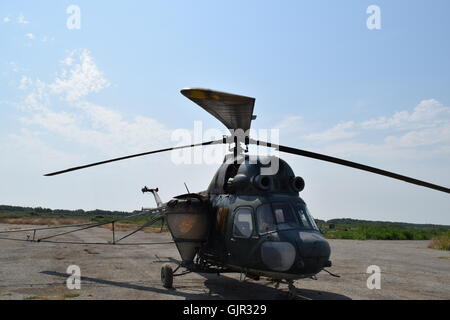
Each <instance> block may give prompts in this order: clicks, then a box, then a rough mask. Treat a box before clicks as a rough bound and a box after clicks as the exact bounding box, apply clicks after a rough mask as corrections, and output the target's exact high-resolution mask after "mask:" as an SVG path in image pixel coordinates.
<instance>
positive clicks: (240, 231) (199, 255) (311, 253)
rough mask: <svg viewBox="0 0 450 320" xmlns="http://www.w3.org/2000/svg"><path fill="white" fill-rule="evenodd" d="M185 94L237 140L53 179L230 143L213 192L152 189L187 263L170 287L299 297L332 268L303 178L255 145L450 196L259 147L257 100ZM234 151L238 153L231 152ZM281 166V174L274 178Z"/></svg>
mask: <svg viewBox="0 0 450 320" xmlns="http://www.w3.org/2000/svg"><path fill="white" fill-rule="evenodd" d="M181 93H182V94H183V95H184V96H186V97H187V98H189V99H190V100H192V101H193V102H195V103H196V104H198V105H199V106H200V107H202V108H203V109H204V110H206V111H207V112H208V113H210V114H211V115H213V116H214V117H215V118H217V119H218V120H219V121H220V122H222V123H223V124H224V125H225V126H226V127H227V128H228V129H229V130H230V133H231V135H230V136H225V137H223V138H222V139H219V140H213V141H207V142H202V143H198V144H191V145H185V146H177V147H172V148H166V149H160V150H153V151H148V152H144V153H139V154H133V155H128V156H124V157H120V158H114V159H110V160H105V161H101V162H96V163H91V164H87V165H82V166H78V167H73V168H69V169H65V170H62V171H57V172H52V173H48V174H46V175H45V176H55V175H59V174H63V173H67V172H71V171H75V170H80V169H84V168H88V167H92V166H97V165H102V164H106V163H110V162H115V161H120V160H125V159H130V158H134V157H140V156H144V155H150V154H156V153H160V152H166V151H171V150H177V149H183V148H193V147H197V146H210V145H217V144H229V145H230V146H232V151H233V152H232V153H230V154H227V155H226V156H225V158H224V160H223V163H222V165H221V166H220V167H219V169H218V170H217V172H216V174H215V175H214V177H213V179H212V181H211V183H210V184H209V186H208V188H207V189H206V190H205V191H201V192H197V193H191V192H189V190H188V193H186V194H182V195H178V196H175V197H174V198H173V199H172V200H170V201H168V202H166V203H163V202H162V201H161V199H160V198H159V196H158V189H157V188H156V189H149V188H147V187H144V188H143V189H142V192H150V193H152V194H153V195H154V197H155V201H156V203H157V208H153V209H148V210H149V212H152V213H153V216H152V217H153V218H152V219H151V220H150V221H149V222H148V223H146V224H145V225H144V226H146V225H150V224H153V223H155V222H156V221H159V220H164V221H165V222H166V223H167V226H168V229H169V231H170V233H171V235H172V238H173V241H174V242H175V244H176V246H177V248H178V251H179V254H180V256H181V262H180V263H177V264H178V265H177V266H176V268H175V269H173V268H172V266H171V265H170V264H164V265H163V266H162V268H161V281H162V284H163V286H164V287H166V288H171V287H172V286H173V278H174V277H176V276H181V275H184V274H186V273H189V272H200V273H217V274H220V273H227V272H238V273H241V275H242V274H243V275H244V276H245V277H248V278H251V279H255V280H259V279H260V277H262V276H264V277H268V278H270V279H272V280H273V281H275V282H277V283H281V282H283V283H287V284H288V287H289V294H290V295H295V286H294V280H297V279H302V278H309V277H314V276H315V275H316V274H317V273H319V272H321V271H322V270H325V271H327V270H326V269H324V268H327V267H331V265H332V263H331V261H330V246H329V244H328V242H327V241H326V240H325V238H324V237H323V235H322V232H321V231H320V229H319V228H318V226H317V225H316V223H315V221H314V219H313V217H312V216H311V214H310V212H309V210H308V207H307V205H306V203H305V201H304V200H303V199H302V198H301V197H300V196H299V193H300V192H301V191H302V190H303V189H304V187H305V182H304V180H303V179H302V178H301V177H299V176H295V174H294V172H293V170H292V168H291V167H290V166H289V164H288V163H287V162H286V161H284V160H282V159H280V158H278V157H275V156H252V155H249V154H248V146H249V145H260V146H265V147H269V148H275V149H277V150H279V151H281V152H285V153H289V154H294V155H299V156H303V157H307V158H312V159H317V160H321V161H326V162H331V163H335V164H339V165H343V166H347V167H351V168H355V169H359V170H363V171H368V172H371V173H375V174H379V175H382V176H386V177H390V178H393V179H397V180H402V181H405V182H408V183H412V184H416V185H419V186H422V187H427V188H431V189H434V190H438V191H442V192H445V193H450V189H449V188H446V187H442V186H438V185H435V184H431V183H428V182H425V181H420V180H417V179H413V178H410V177H406V176H403V175H399V174H396V173H393V172H388V171H385V170H381V169H377V168H374V167H370V166H366V165H363V164H359V163H355V162H351V161H347V160H343V159H339V158H335V157H331V156H327V155H324V154H319V153H314V152H310V151H306V150H301V149H296V148H292V147H287V146H282V145H277V144H271V143H269V142H264V141H258V140H253V139H252V138H251V137H250V136H249V134H248V133H249V129H250V126H251V122H252V121H253V120H255V119H256V116H254V115H253V109H254V103H255V99H254V98H251V97H246V96H241V95H236V94H230V93H225V92H219V91H214V90H210V89H202V88H187V89H182V90H181ZM230 150H231V149H230ZM274 162H277V164H278V165H277V170H276V172H272V173H269V174H268V173H267V170H265V169H268V167H269V165H270V164H272V163H274Z"/></svg>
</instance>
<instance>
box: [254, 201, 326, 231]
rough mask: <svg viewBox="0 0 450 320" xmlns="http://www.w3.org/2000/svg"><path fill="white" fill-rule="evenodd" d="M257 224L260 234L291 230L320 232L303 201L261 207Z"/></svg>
mask: <svg viewBox="0 0 450 320" xmlns="http://www.w3.org/2000/svg"><path fill="white" fill-rule="evenodd" d="M256 224H257V228H258V233H259V234H265V233H268V232H273V231H277V230H278V231H281V230H289V229H301V230H316V231H319V228H318V227H317V225H316V223H315V221H314V219H313V218H312V216H311V214H310V213H309V211H308V208H307V206H306V204H304V203H303V202H302V201H301V200H294V201H289V202H285V201H283V202H276V201H275V202H272V203H265V204H262V205H260V206H259V207H258V208H257V209H256Z"/></svg>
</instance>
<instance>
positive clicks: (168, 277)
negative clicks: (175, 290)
mask: <svg viewBox="0 0 450 320" xmlns="http://www.w3.org/2000/svg"><path fill="white" fill-rule="evenodd" d="M161 282H162V284H163V286H164V287H165V288H168V289H170V288H172V285H173V270H172V267H171V266H170V265H169V264H168V263H165V264H163V266H162V267H161Z"/></svg>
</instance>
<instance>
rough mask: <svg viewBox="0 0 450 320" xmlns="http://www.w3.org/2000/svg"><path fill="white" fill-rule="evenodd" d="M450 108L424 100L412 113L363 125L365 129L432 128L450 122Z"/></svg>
mask: <svg viewBox="0 0 450 320" xmlns="http://www.w3.org/2000/svg"><path fill="white" fill-rule="evenodd" d="M449 117H450V107H444V106H443V105H442V104H441V103H440V102H438V101H436V100H434V99H429V100H422V101H421V102H420V103H419V104H418V105H417V106H416V107H415V108H414V110H413V111H412V112H409V111H406V110H404V111H400V112H396V113H395V114H394V115H392V116H390V117H378V118H376V119H371V120H367V121H364V122H362V123H361V127H362V128H363V129H369V130H370V129H376V130H384V129H398V130H408V129H417V128H430V127H436V126H439V125H441V124H442V123H445V122H448V119H449Z"/></svg>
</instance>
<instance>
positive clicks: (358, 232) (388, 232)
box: [322, 224, 448, 240]
mask: <svg viewBox="0 0 450 320" xmlns="http://www.w3.org/2000/svg"><path fill="white" fill-rule="evenodd" d="M447 230H448V229H447V228H437V227H436V228H431V227H430V228H422V227H407V226H396V225H387V224H378V225H377V224H351V225H335V228H334V229H330V228H328V227H326V228H325V229H322V231H324V234H325V237H326V238H328V239H354V240H430V239H432V238H434V237H437V236H439V235H440V234H442V233H444V232H446V231H447Z"/></svg>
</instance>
